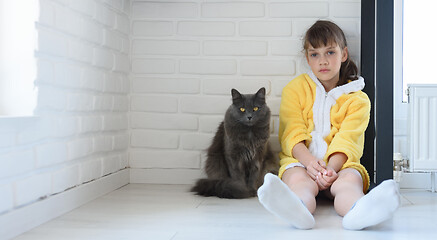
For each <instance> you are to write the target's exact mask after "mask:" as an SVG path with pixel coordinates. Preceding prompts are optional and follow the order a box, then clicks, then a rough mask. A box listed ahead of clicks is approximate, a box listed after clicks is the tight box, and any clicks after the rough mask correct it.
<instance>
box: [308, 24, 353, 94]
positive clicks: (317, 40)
mask: <svg viewBox="0 0 437 240" xmlns="http://www.w3.org/2000/svg"><path fill="white" fill-rule="evenodd" d="M331 44H338V46H339V47H340V49H341V50H344V48H345V47H347V41H346V37H345V36H344V33H343V31H342V30H341V28H340V27H339V26H337V24H335V23H333V22H330V21H322V20H319V21H317V22H316V23H314V24H313V25H312V26H311V27H310V28H309V29H308V31H307V32H306V34H305V38H304V43H303V48H304V50H305V55H307V54H308V48H309V46H310V45H311V46H312V47H314V48H319V47H323V46H328V45H331ZM357 79H358V68H357V65H355V63H354V62H353V61H352V60H351V59H350V57H349V54H348V55H347V59H346V61H344V62H343V63H341V67H340V80H339V81H338V83H337V86H341V85H344V84H346V83H347V82H348V81H349V80H357Z"/></svg>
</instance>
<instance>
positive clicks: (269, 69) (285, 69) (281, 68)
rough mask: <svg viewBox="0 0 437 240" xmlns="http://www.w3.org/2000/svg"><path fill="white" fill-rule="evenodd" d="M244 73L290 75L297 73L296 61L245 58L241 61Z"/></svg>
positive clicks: (251, 74)
mask: <svg viewBox="0 0 437 240" xmlns="http://www.w3.org/2000/svg"><path fill="white" fill-rule="evenodd" d="M241 73H242V74H243V75H249V76H254V75H266V76H281V75H282V76H290V75H294V74H295V62H294V61H292V60H291V61H282V60H271V61H265V60H244V61H242V63H241Z"/></svg>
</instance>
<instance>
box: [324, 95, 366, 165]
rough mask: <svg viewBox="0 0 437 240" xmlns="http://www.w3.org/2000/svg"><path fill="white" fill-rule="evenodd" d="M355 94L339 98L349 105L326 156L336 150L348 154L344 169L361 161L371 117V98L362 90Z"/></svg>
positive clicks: (345, 109)
mask: <svg viewBox="0 0 437 240" xmlns="http://www.w3.org/2000/svg"><path fill="white" fill-rule="evenodd" d="M353 95H354V96H353V97H351V98H346V97H345V98H344V99H339V100H338V101H345V104H344V106H347V107H346V108H344V110H343V111H345V113H344V115H343V116H344V119H343V121H342V123H341V126H340V128H339V129H338V132H337V133H336V134H335V136H334V137H333V139H332V141H331V144H329V146H328V150H327V153H326V155H325V158H328V157H329V156H330V155H331V154H333V153H335V152H342V153H344V154H346V156H347V161H346V163H345V164H344V165H343V168H342V169H344V168H346V167H351V166H353V165H354V163H358V164H359V163H360V158H361V156H362V155H363V149H364V134H365V131H366V128H367V125H368V124H369V118H370V100H369V98H368V97H367V95H366V94H365V93H363V92H361V91H360V92H357V93H354V94H353ZM325 160H327V159H325Z"/></svg>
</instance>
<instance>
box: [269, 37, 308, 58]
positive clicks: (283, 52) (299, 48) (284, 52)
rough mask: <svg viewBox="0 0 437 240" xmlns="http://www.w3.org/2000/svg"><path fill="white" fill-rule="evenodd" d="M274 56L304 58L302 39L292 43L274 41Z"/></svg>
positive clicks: (272, 51) (272, 46)
mask: <svg viewBox="0 0 437 240" xmlns="http://www.w3.org/2000/svg"><path fill="white" fill-rule="evenodd" d="M271 53H272V55H278V56H302V55H303V43H302V40H300V39H295V40H290V41H283V40H280V41H272V42H271Z"/></svg>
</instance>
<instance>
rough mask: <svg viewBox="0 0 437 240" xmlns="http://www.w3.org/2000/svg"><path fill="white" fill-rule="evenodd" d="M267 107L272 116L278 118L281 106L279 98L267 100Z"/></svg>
mask: <svg viewBox="0 0 437 240" xmlns="http://www.w3.org/2000/svg"><path fill="white" fill-rule="evenodd" d="M266 102H267V105H268V106H269V108H270V112H271V114H272V116H279V106H280V105H281V99H280V98H267V99H266Z"/></svg>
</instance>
